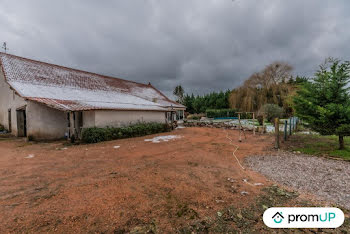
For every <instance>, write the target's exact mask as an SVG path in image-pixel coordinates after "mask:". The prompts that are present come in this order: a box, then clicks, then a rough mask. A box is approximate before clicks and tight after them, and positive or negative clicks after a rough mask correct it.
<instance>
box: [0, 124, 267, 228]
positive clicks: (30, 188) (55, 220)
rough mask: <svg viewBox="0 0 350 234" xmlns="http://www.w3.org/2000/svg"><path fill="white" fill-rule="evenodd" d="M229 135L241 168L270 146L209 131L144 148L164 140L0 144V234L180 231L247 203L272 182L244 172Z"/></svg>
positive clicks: (263, 139)
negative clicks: (196, 222)
mask: <svg viewBox="0 0 350 234" xmlns="http://www.w3.org/2000/svg"><path fill="white" fill-rule="evenodd" d="M226 133H228V136H229V137H230V138H232V139H233V143H234V144H237V145H239V147H240V148H239V150H238V151H237V152H236V155H237V157H238V160H239V161H241V162H243V159H244V157H245V156H247V155H264V154H265V153H266V154H268V150H270V149H271V148H272V146H273V138H271V137H269V136H259V135H257V136H253V135H252V134H251V133H247V138H248V139H247V140H243V142H242V143H238V131H236V130H222V129H209V128H185V129H178V130H175V131H173V132H171V133H169V134H160V135H180V136H182V138H179V139H174V140H170V141H168V142H161V143H153V142H149V141H144V140H145V139H150V138H153V137H155V136H159V135H152V136H146V137H140V138H133V139H125V140H118V141H111V142H105V143H100V144H95V145H77V146H64V144H63V142H52V143H25V142H24V141H23V140H21V139H2V140H0V223H1V225H0V233H6V232H53V231H57V232H60V233H73V232H76V233H86V232H90V233H94V232H98V233H102V232H107V233H113V232H114V233H122V232H125V231H131V232H142V230H143V229H142V228H144V227H145V226H147V227H150V228H149V229H150V230H152V231H154V229H156V230H158V231H159V230H161V232H175V231H176V230H179V229H180V228H181V227H185V226H187V225H190V224H191V223H192V222H193V220H199V219H202V218H203V217H212V216H216V214H217V211H219V210H221V209H224V208H226V207H227V206H232V205H233V206H235V207H244V206H247V205H249V204H251V202H252V201H254V200H255V199H256V197H257V196H258V195H259V194H260V193H261V187H264V186H267V185H270V184H271V183H270V182H268V181H267V180H266V179H265V178H264V177H263V176H261V175H260V174H258V173H256V172H253V171H250V170H242V168H241V167H240V166H239V165H238V162H237V160H236V159H235V158H234V157H233V155H232V151H233V150H234V147H233V146H232V145H230V144H229V140H228V139H227V138H226ZM115 146H120V148H118V147H115ZM256 183H258V184H256ZM259 183H261V184H263V185H261V184H260V185H259ZM252 184H256V186H252Z"/></svg>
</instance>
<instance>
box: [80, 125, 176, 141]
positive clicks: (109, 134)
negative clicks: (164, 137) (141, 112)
mask: <svg viewBox="0 0 350 234" xmlns="http://www.w3.org/2000/svg"><path fill="white" fill-rule="evenodd" d="M169 131H170V126H169V125H168V124H161V123H138V124H133V125H130V126H127V127H121V128H112V127H107V128H96V127H95V128H85V129H84V130H83V132H82V140H83V142H85V143H97V142H102V141H110V140H117V139H123V138H130V137H139V136H145V135H150V134H155V133H161V132H169Z"/></svg>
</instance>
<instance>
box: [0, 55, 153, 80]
mask: <svg viewBox="0 0 350 234" xmlns="http://www.w3.org/2000/svg"><path fill="white" fill-rule="evenodd" d="M0 55H3V56H9V57H15V58H18V59H21V60H27V61H30V62H34V63H39V64H44V65H48V66H53V67H58V68H64V69H67V70H71V71H76V72H82V73H86V74H90V75H96V76H100V77H102V78H107V79H118V80H121V81H126V82H130V83H134V84H138V85H142V86H145V87H147V86H149V85H147V84H143V83H140V82H135V81H132V80H126V79H123V78H119V77H113V76H107V75H103V74H98V73H95V72H89V71H84V70H79V69H77V68H72V67H66V66H62V65H57V64H53V63H49V62H43V61H39V60H34V59H30V58H25V57H21V56H17V55H14V54H7V53H4V52H0Z"/></svg>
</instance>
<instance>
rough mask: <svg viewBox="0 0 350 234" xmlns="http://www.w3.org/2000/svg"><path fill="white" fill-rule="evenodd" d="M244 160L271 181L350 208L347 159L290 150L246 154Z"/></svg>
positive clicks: (349, 180)
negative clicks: (323, 156)
mask: <svg viewBox="0 0 350 234" xmlns="http://www.w3.org/2000/svg"><path fill="white" fill-rule="evenodd" d="M246 161H247V163H248V164H249V167H251V168H253V169H254V170H256V171H258V172H260V173H262V174H263V175H265V176H267V177H268V178H269V179H271V180H273V181H276V182H278V183H281V184H284V185H286V186H288V187H293V188H296V189H298V190H299V191H305V192H308V193H310V194H314V195H316V196H317V197H318V198H320V199H322V198H323V199H324V200H325V201H330V202H333V203H334V204H335V205H336V206H341V207H344V208H346V209H348V210H350V204H349V201H350V163H349V162H347V161H342V160H332V159H327V158H322V157H315V156H310V155H301V154H297V155H296V154H293V153H290V152H278V153H277V154H276V155H272V156H266V155H265V156H254V157H248V158H246Z"/></svg>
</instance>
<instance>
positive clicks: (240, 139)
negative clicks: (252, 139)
mask: <svg viewBox="0 0 350 234" xmlns="http://www.w3.org/2000/svg"><path fill="white" fill-rule="evenodd" d="M238 126H239V142H242V135H241V114H240V113H239V114H238Z"/></svg>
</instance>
